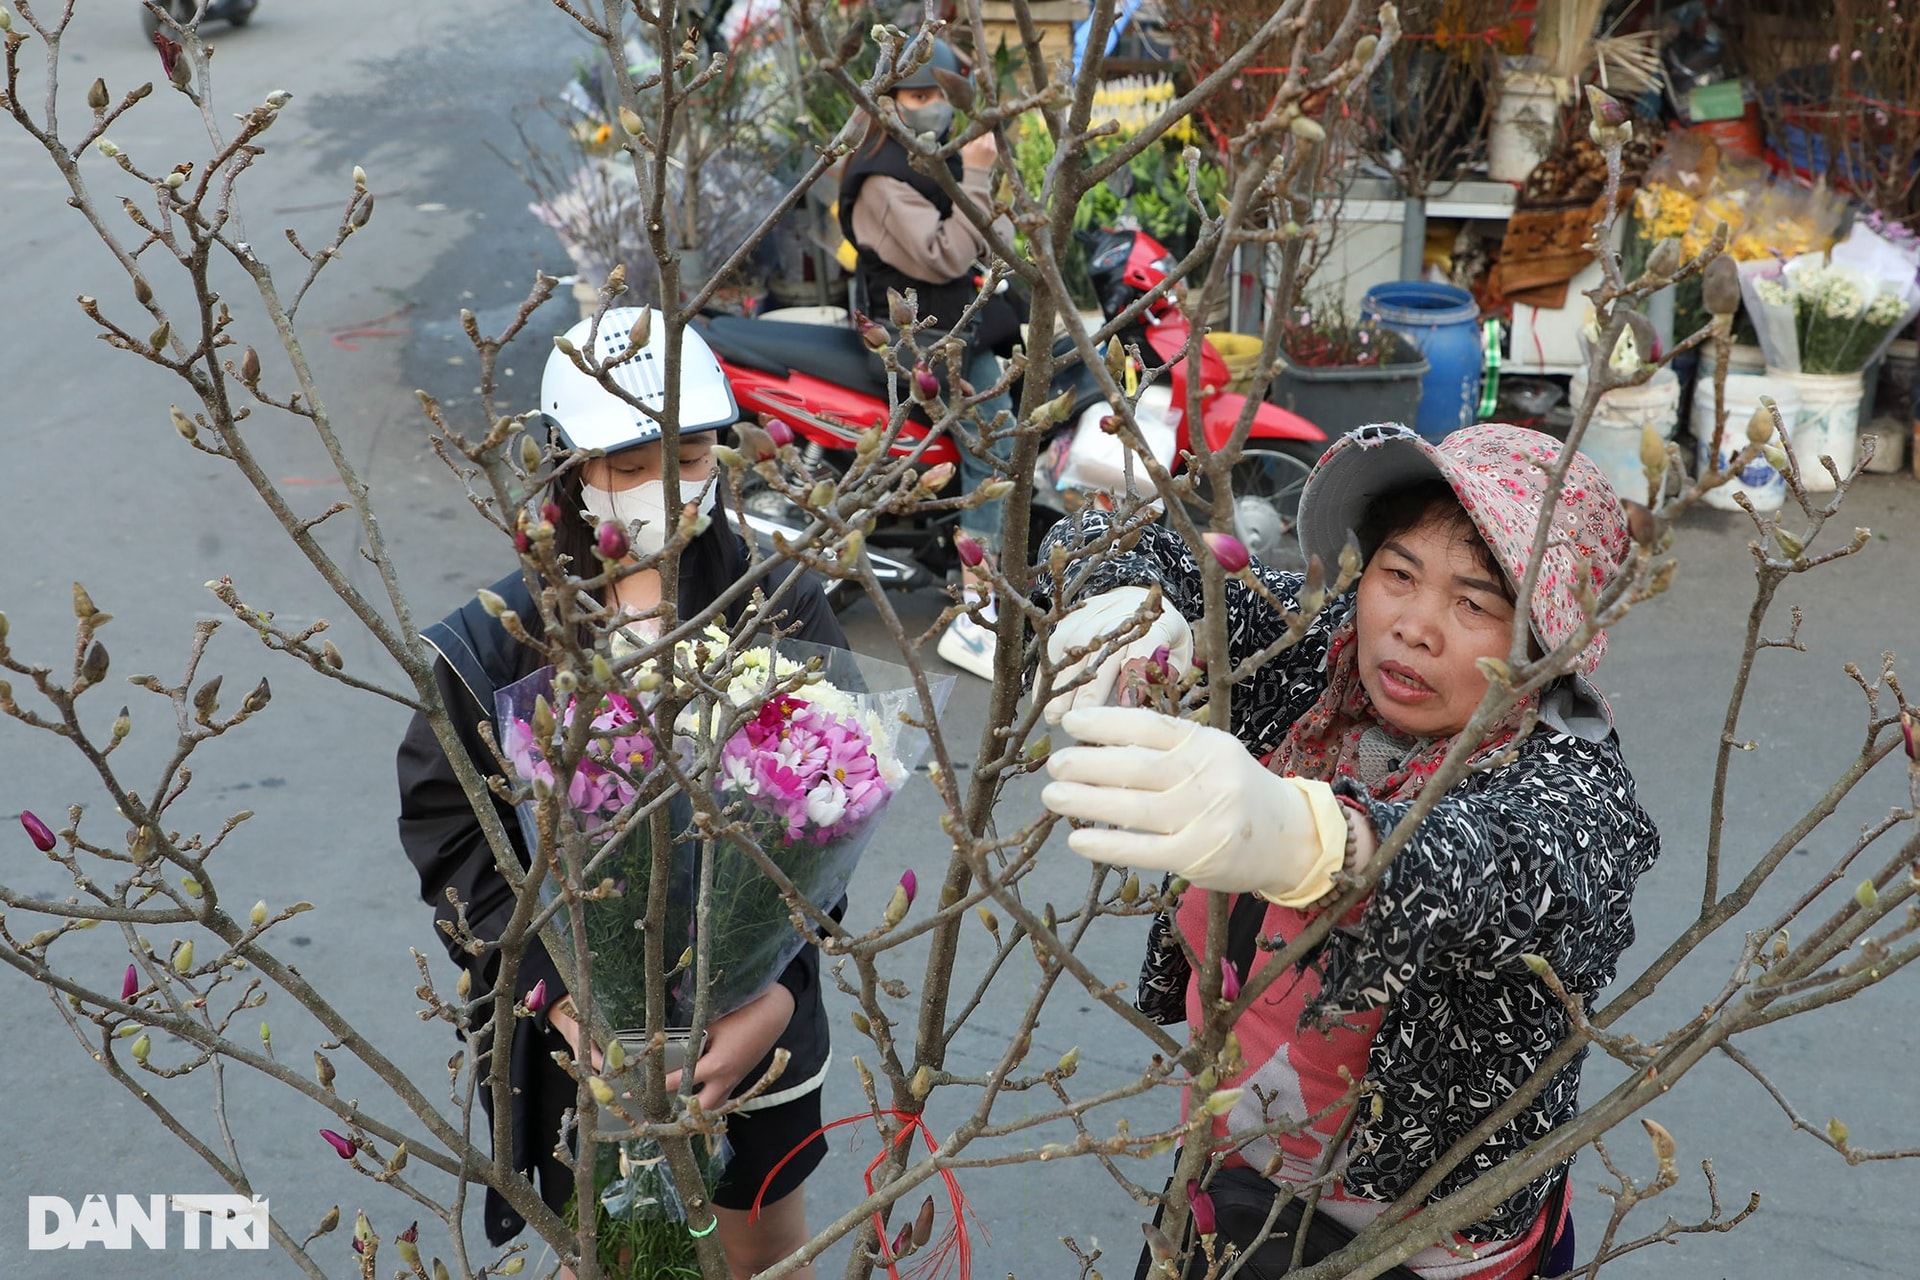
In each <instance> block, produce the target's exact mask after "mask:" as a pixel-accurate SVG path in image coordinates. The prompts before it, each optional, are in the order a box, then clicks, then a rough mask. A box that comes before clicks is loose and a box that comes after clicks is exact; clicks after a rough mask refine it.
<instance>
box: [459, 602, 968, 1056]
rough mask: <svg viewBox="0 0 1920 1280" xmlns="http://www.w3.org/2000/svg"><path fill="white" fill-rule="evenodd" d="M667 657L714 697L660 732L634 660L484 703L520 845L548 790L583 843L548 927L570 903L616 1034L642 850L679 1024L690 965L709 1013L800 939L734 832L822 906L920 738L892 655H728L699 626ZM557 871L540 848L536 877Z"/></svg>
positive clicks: (638, 923) (803, 650)
mask: <svg viewBox="0 0 1920 1280" xmlns="http://www.w3.org/2000/svg"><path fill="white" fill-rule="evenodd" d="M674 663H675V666H676V668H677V673H676V674H677V675H678V676H679V677H681V678H682V679H684V680H686V681H688V682H689V683H691V684H694V685H703V686H705V687H706V688H708V689H717V690H718V693H719V696H718V697H715V696H714V695H713V694H712V693H703V694H702V695H701V696H700V697H699V698H697V699H695V700H694V701H693V702H691V703H689V704H688V706H687V708H686V709H685V710H684V711H682V712H681V714H680V715H679V717H678V718H677V720H676V722H675V723H674V724H673V725H672V726H671V727H670V728H668V727H665V726H661V725H659V724H657V723H656V722H655V720H654V717H653V712H654V710H655V709H656V708H657V707H658V706H659V703H660V690H661V689H662V688H663V687H664V682H663V681H660V680H659V679H657V670H656V668H655V667H653V666H650V665H649V666H642V667H640V668H639V669H638V670H637V671H636V672H635V673H634V675H633V677H632V684H631V685H630V686H629V687H627V688H625V689H623V690H621V691H618V692H613V693H609V694H606V695H604V696H600V697H596V698H594V699H592V700H591V701H589V700H588V699H587V698H586V697H585V696H584V695H577V694H560V693H557V692H556V690H555V683H554V677H553V672H552V670H551V669H550V668H548V669H543V670H541V671H539V672H536V673H534V674H533V675H531V676H528V677H527V678H526V679H524V680H522V681H520V682H518V683H517V684H514V685H511V686H509V687H507V688H506V689H503V690H501V691H500V693H499V695H498V697H497V699H496V713H497V716H498V720H499V728H500V740H501V742H502V744H503V748H504V754H505V755H506V756H507V758H508V761H509V763H510V764H511V766H512V768H513V771H514V773H515V775H516V778H517V779H518V780H519V781H522V782H526V783H530V784H531V791H532V793H533V794H532V796H531V797H530V798H528V799H527V800H525V801H524V802H523V803H522V804H521V805H520V806H519V814H520V818H521V823H522V829H523V831H524V833H525V834H526V836H527V839H528V844H529V847H532V848H538V847H539V839H538V834H539V829H540V804H541V803H542V802H543V797H545V798H547V799H548V800H551V799H552V798H556V797H564V800H565V803H566V806H567V809H568V816H569V818H570V820H571V824H572V827H573V828H574V829H576V830H578V831H579V832H581V833H583V834H584V836H585V837H586V839H587V842H588V845H589V846H590V851H589V853H588V861H587V863H586V865H585V868H584V874H582V875H581V876H580V878H579V881H578V883H577V885H576V892H575V893H573V894H572V895H571V896H569V897H568V900H567V902H566V905H565V907H564V908H563V913H562V916H561V922H562V929H561V933H562V935H563V936H564V937H568V938H571V937H572V932H571V929H572V915H571V913H572V912H575V911H577V912H579V914H580V917H581V919H580V924H581V926H582V930H583V932H584V934H585V941H586V946H587V949H588V950H589V951H590V952H591V953H592V954H593V964H592V982H593V992H594V998H595V1000H596V1001H597V1002H598V1003H599V1005H600V1007H601V1008H602V1009H603V1010H605V1012H606V1014H607V1017H608V1019H609V1021H611V1022H612V1024H613V1026H614V1028H615V1029H616V1030H624V1029H630V1028H638V1027H640V1026H642V1025H643V1023H644V1021H645V1016H646V1005H647V972H646V962H645V946H644V939H645V934H644V929H643V926H644V925H645V923H646V921H647V919H648V907H649V900H648V890H649V887H650V885H651V884H652V882H653V871H654V867H655V864H656V862H658V861H661V860H664V862H665V868H664V869H665V871H666V873H667V874H666V901H665V903H664V904H663V912H662V915H663V928H664V933H663V937H664V939H665V955H666V958H667V968H668V970H669V972H667V973H666V974H664V975H663V978H664V980H665V981H666V982H667V983H668V984H669V985H668V986H667V989H666V991H665V993H664V994H665V998H666V1007H667V1016H668V1021H669V1024H670V1025H685V1024H686V1023H687V1022H688V1021H689V1020H690V1018H691V1015H692V1012H693V999H692V995H693V992H694V989H695V987H694V983H695V980H696V978H698V979H699V981H701V982H702V983H703V984H704V988H705V990H706V993H707V996H708V1014H709V1016H711V1017H718V1016H719V1015H721V1014H724V1013H727V1012H730V1011H732V1010H734V1009H737V1008H739V1007H740V1006H742V1005H744V1004H746V1003H747V1002H748V1001H750V1000H752V999H753V998H754V997H755V996H757V995H759V994H760V993H761V992H762V991H764V990H766V988H767V987H768V986H770V985H771V984H772V983H773V981H774V980H775V979H776V978H777V977H778V976H779V974H780V972H781V970H782V969H784V968H785V967H786V965H787V963H788V962H789V961H791V960H792V959H793V957H794V956H795V955H796V954H797V953H798V952H799V950H800V948H801V947H802V946H804V945H805V944H806V937H805V935H804V934H803V933H802V932H801V931H800V929H798V928H796V927H795V926H794V924H793V923H792V920H793V918H794V916H795V912H796V907H795V906H794V905H793V904H792V903H791V902H790V901H789V900H788V898H787V896H786V894H785V893H784V892H783V889H782V886H781V885H779V884H778V883H777V882H776V881H775V880H774V879H772V878H771V877H769V876H768V875H766V874H765V873H764V872H763V871H762V869H761V866H760V864H759V863H758V862H757V861H755V859H754V857H753V856H752V854H751V853H750V852H749V844H748V842H749V841H750V842H751V843H752V844H753V845H757V846H758V847H759V849H760V850H761V852H762V853H764V854H765V855H766V856H767V857H768V858H770V859H771V860H772V861H773V863H774V865H775V866H777V867H778V868H779V870H780V872H781V873H782V875H784V876H785V878H786V880H787V881H788V883H790V884H791V885H792V887H793V890H794V892H796V893H797V894H798V895H800V896H801V897H804V898H805V899H807V900H808V901H809V902H811V903H812V904H813V905H814V906H815V907H816V908H818V909H819V910H821V911H830V910H831V909H833V907H834V906H835V905H836V904H837V903H838V902H839V900H840V897H841V895H842V894H843V893H844V892H845V891H846V886H847V883H848V881H849V880H850V879H851V878H852V875H853V870H854V868H855V866H856V865H857V864H858V862H859V860H860V855H861V853H862V852H864V850H865V848H866V843H867V840H868V839H869V838H870V837H871V835H872V833H873V831H874V829H875V827H876V825H877V822H878V820H879V818H880V817H881V815H882V814H883V813H884V812H885V810H886V807H887V805H888V803H889V802H890V801H891V800H892V799H893V797H894V795H896V794H897V793H898V791H899V789H900V787H901V785H902V784H903V783H904V782H905V780H906V778H907V776H908V774H909V773H910V772H911V770H912V768H913V766H914V764H916V763H917V762H918V760H919V758H920V755H921V753H922V752H923V751H924V750H925V747H926V736H925V733H924V732H923V731H921V730H918V729H916V728H914V727H912V726H911V725H909V724H908V723H906V722H905V721H904V720H903V718H902V715H901V713H902V712H903V711H905V710H906V709H907V708H908V707H909V705H910V704H911V702H912V699H913V696H914V694H913V684H912V679H911V674H910V673H909V672H907V671H906V670H905V669H904V668H900V667H896V666H892V665H891V664H887V663H882V662H876V661H874V660H871V659H867V658H863V657H860V656H858V655H855V654H852V653H849V652H847V651H845V650H840V649H831V648H826V647H824V646H820V645H812V644H807V643H803V642H800V641H794V640H781V641H779V642H777V644H773V645H766V646H760V647H756V648H750V649H747V650H744V651H732V652H730V651H729V645H728V638H727V637H726V636H725V635H724V634H720V633H717V632H709V634H708V635H707V636H706V637H705V638H703V639H701V640H699V641H697V642H693V643H689V644H683V645H681V646H679V650H678V652H677V653H676V655H675V657H674ZM696 674H697V676H698V678H697V679H695V678H694V677H695V676H696ZM642 683H650V684H652V685H653V686H654V687H653V690H652V691H651V692H646V691H643V690H642V688H641V685H642ZM951 687H952V681H951V679H948V680H946V681H942V682H936V688H935V695H936V698H937V699H938V700H940V701H944V696H945V694H946V692H947V691H948V690H950V689H951ZM936 709H937V707H936ZM581 717H588V720H587V724H586V726H585V729H584V731H583V732H584V736H585V742H584V746H583V747H581V748H579V749H578V750H577V752H576V756H575V759H574V760H573V762H572V767H571V768H570V769H568V768H565V767H564V764H565V762H566V758H567V749H566V744H567V743H568V742H569V741H570V740H571V735H574V734H575V733H576V732H581V731H579V730H577V729H576V725H577V722H578V720H579V719H580V718H581ZM662 748H666V749H669V750H671V751H672V752H673V755H674V761H673V762H674V764H675V765H676V767H677V769H678V770H679V773H680V776H681V777H683V778H688V779H691V780H693V781H694V783H695V785H699V786H703V787H707V788H710V789H711V795H712V796H713V798H714V800H715V802H716V804H717V806H718V807H719V809H720V811H721V817H722V822H723V825H722V826H721V827H720V828H718V831H719V834H717V835H716V836H714V837H713V838H712V839H711V840H702V839H699V838H697V837H696V836H695V835H694V834H693V805H692V803H691V801H690V800H689V799H688V797H687V796H686V795H685V794H684V793H683V792H681V791H679V790H678V788H677V787H676V786H673V785H670V784H668V783H666V782H665V780H664V779H663V778H662V777H660V776H659V775H658V769H659V766H660V764H661V761H660V760H659V752H660V750H661V749H662ZM660 806H665V808H666V809H667V813H668V825H669V828H670V830H671V831H672V832H673V839H672V840H671V841H670V842H668V844H667V845H666V847H664V848H660V849H656V848H655V847H654V843H653V840H652V836H651V832H652V816H653V812H654V810H655V809H656V808H658V807H660ZM559 869H560V868H559V864H558V863H557V861H556V865H555V867H554V870H555V872H556V875H555V876H553V877H552V878H551V880H552V882H554V883H558V881H559V880H560V879H561V878H562V877H561V876H560V875H558V874H557V873H558V872H559ZM703 878H705V879H708V880H710V883H711V887H710V889H709V890H708V892H707V894H706V899H707V901H706V917H705V918H706V928H707V933H706V939H705V942H706V948H707V971H706V973H705V974H703V975H702V974H697V973H696V969H697V966H696V965H695V963H694V954H695V951H694V948H695V943H696V941H697V939H696V936H695V921H696V920H697V919H698V918H699V917H700V907H701V904H700V897H701V882H702V879H703ZM553 891H554V892H558V890H557V889H556V890H553Z"/></svg>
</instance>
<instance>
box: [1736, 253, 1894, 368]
mask: <svg viewBox="0 0 1920 1280" xmlns="http://www.w3.org/2000/svg"><path fill="white" fill-rule="evenodd" d="M1740 277H1741V289H1742V292H1743V294H1744V296H1745V301H1746V304H1747V310H1748V311H1749V312H1750V313H1751V315H1752V316H1753V322H1754V330H1755V332H1756V333H1757V334H1758V336H1759V339H1760V346H1761V348H1762V349H1763V350H1764V351H1765V352H1766V357H1767V367H1768V368H1770V369H1774V370H1778V371H1781V372H1785V373H1858V372H1859V371H1860V370H1862V369H1864V368H1866V367H1867V366H1868V365H1870V364H1872V363H1873V362H1874V361H1875V360H1876V359H1878V358H1879V357H1880V356H1881V355H1882V354H1883V353H1884V352H1885V351H1886V349H1887V347H1888V346H1889V345H1891V343H1892V342H1893V339H1894V337H1895V336H1896V335H1897V334H1898V333H1899V332H1900V331H1901V330H1902V329H1904V328H1905V327H1906V326H1907V325H1908V324H1910V323H1911V322H1912V321H1913V318H1914V315H1915V314H1916V313H1920V283H1916V281H1915V276H1914V262H1913V259H1912V257H1910V256H1909V254H1908V253H1907V252H1906V251H1905V250H1903V248H1901V247H1900V246H1897V245H1895V244H1893V243H1892V242H1890V241H1888V240H1885V239H1883V238H1882V237H1880V236H1879V235H1877V234H1875V233H1874V232H1872V231H1871V230H1869V229H1868V228H1866V227H1863V226H1856V227H1855V228H1854V231H1853V233H1852V234H1851V235H1850V236H1849V237H1848V238H1847V239H1846V240H1845V241H1843V242H1841V243H1840V244H1838V245H1836V246H1834V248H1833V250H1832V251H1831V253H1829V254H1813V253H1809V254H1802V255H1800V256H1799V257H1796V258H1792V259H1789V260H1788V261H1786V262H1785V263H1752V264H1745V265H1743V266H1742V267H1741V271H1740Z"/></svg>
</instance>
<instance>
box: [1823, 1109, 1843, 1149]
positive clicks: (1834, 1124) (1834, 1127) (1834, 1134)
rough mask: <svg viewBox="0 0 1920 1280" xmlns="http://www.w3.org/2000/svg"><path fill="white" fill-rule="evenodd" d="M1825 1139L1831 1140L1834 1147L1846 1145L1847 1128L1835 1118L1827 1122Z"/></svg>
mask: <svg viewBox="0 0 1920 1280" xmlns="http://www.w3.org/2000/svg"><path fill="white" fill-rule="evenodd" d="M1827 1137H1828V1138H1830V1139H1832V1141H1833V1145H1834V1146H1836V1147H1844V1146H1846V1145H1847V1126H1846V1125H1844V1124H1842V1123H1841V1122H1840V1120H1839V1118H1838V1117H1837V1116H1836V1117H1835V1118H1833V1119H1831V1120H1829V1121H1827Z"/></svg>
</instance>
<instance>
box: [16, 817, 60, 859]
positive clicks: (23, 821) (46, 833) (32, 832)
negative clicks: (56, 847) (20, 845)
mask: <svg viewBox="0 0 1920 1280" xmlns="http://www.w3.org/2000/svg"><path fill="white" fill-rule="evenodd" d="M20 825H21V826H23V827H25V828H26V829H27V838H28V839H29V840H31V841H33V847H34V848H36V849H38V850H39V851H40V852H42V853H52V852H53V828H52V827H49V826H48V825H47V824H46V823H44V822H42V821H40V819H38V818H36V817H35V816H34V815H33V811H32V810H30V809H22V810H21V811H20Z"/></svg>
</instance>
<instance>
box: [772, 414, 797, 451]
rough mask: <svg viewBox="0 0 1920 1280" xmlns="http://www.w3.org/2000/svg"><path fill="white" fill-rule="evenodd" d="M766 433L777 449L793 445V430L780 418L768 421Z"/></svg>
mask: <svg viewBox="0 0 1920 1280" xmlns="http://www.w3.org/2000/svg"><path fill="white" fill-rule="evenodd" d="M766 431H767V436H768V438H769V439H771V440H772V441H773V443H774V447H775V448H784V447H786V446H787V445H790V444H792V443H793V428H792V427H790V426H788V425H787V424H786V423H784V422H782V421H781V420H780V419H778V418H768V419H767V427H766Z"/></svg>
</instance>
